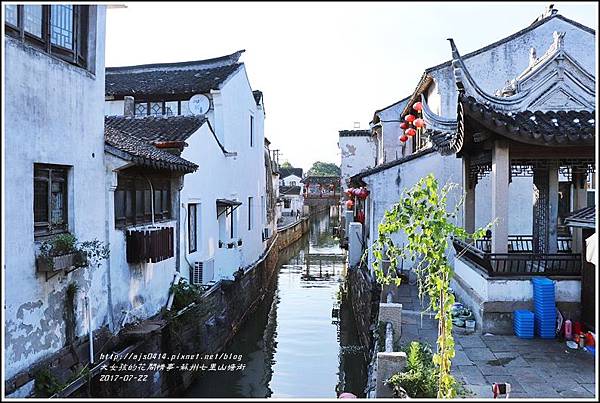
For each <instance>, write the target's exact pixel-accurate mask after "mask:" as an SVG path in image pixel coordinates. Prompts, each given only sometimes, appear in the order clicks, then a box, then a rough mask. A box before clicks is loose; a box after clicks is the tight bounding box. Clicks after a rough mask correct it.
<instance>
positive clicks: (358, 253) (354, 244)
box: [348, 222, 363, 267]
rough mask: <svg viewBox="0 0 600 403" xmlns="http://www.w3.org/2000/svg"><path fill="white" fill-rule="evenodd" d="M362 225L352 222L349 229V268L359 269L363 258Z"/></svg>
mask: <svg viewBox="0 0 600 403" xmlns="http://www.w3.org/2000/svg"><path fill="white" fill-rule="evenodd" d="M362 247H363V246H362V224H361V223H359V222H352V223H350V225H349V229H348V266H349V267H357V266H358V265H359V264H360V259H361V257H362V253H363V249H362Z"/></svg>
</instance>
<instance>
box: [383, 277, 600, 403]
mask: <svg viewBox="0 0 600 403" xmlns="http://www.w3.org/2000/svg"><path fill="white" fill-rule="evenodd" d="M394 300H395V301H394V302H400V303H402V304H403V306H402V336H401V339H400V343H401V344H405V343H408V342H410V341H412V340H420V341H425V342H428V343H429V344H431V345H432V346H434V345H435V344H434V343H435V341H436V338H437V321H436V320H435V319H433V317H432V316H431V317H430V316H429V315H428V314H425V315H423V316H421V315H420V314H419V312H420V311H421V310H422V309H421V305H420V303H419V300H418V293H417V289H416V287H415V286H409V285H401V286H400V287H399V288H398V293H397V295H396V297H395V298H394ZM461 330H462V329H458V328H457V329H455V331H454V339H455V343H456V356H455V357H454V359H453V360H452V373H453V375H454V376H455V378H456V379H457V380H458V381H460V382H461V383H462V384H463V385H464V386H465V387H466V388H467V389H468V390H469V391H471V392H472V394H473V395H474V396H473V397H482V398H488V397H489V398H491V397H493V394H492V386H491V385H492V384H493V383H504V382H507V383H510V384H511V387H512V392H511V393H510V397H511V398H593V397H594V396H595V377H594V372H595V371H594V356H593V355H592V354H590V353H588V352H586V351H583V350H570V349H569V348H567V346H566V345H565V343H564V342H559V341H558V340H544V339H540V338H534V339H530V340H527V339H520V338H518V337H516V336H512V335H511V336H500V335H487V336H486V335H482V334H480V333H474V334H471V335H467V334H464V333H463V332H462V331H461Z"/></svg>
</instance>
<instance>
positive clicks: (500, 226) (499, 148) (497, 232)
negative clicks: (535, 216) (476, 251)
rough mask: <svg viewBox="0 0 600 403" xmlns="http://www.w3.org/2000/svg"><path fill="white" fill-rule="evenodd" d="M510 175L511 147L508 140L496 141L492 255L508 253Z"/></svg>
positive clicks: (493, 164)
mask: <svg viewBox="0 0 600 403" xmlns="http://www.w3.org/2000/svg"><path fill="white" fill-rule="evenodd" d="M509 174H510V156H509V146H508V142H507V141H506V140H496V142H495V143H494V148H493V149H492V218H493V219H496V220H497V221H496V225H495V226H494V228H493V230H492V253H507V252H508V180H509Z"/></svg>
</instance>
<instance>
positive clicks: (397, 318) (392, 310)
mask: <svg viewBox="0 0 600 403" xmlns="http://www.w3.org/2000/svg"><path fill="white" fill-rule="evenodd" d="M379 321H380V322H383V323H386V322H389V323H391V324H392V328H393V329H394V342H398V341H399V340H400V336H402V304H398V303H394V302H387V303H381V304H379Z"/></svg>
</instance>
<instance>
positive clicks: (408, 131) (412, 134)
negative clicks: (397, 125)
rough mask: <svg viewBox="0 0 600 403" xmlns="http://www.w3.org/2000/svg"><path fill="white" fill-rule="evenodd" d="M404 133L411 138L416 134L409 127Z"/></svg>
mask: <svg viewBox="0 0 600 403" xmlns="http://www.w3.org/2000/svg"><path fill="white" fill-rule="evenodd" d="M405 133H406V135H408V136H410V137H412V136H414V135H415V134H417V131H416V130H415V129H413V128H412V127H411V128H410V129H408V130H406V131H405Z"/></svg>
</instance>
